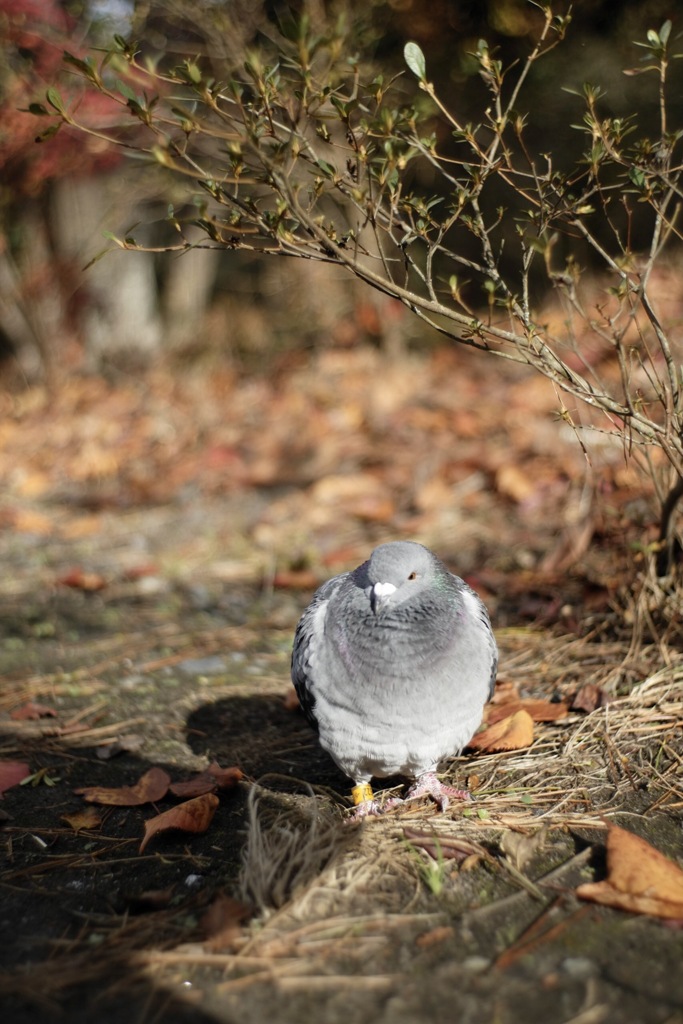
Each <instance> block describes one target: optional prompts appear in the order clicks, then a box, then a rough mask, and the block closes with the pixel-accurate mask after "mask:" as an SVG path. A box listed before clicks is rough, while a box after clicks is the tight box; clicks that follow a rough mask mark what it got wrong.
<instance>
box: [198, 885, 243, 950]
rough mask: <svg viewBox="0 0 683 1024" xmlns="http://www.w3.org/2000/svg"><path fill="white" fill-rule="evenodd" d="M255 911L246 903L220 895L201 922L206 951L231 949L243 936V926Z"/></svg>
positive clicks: (208, 908)
mask: <svg viewBox="0 0 683 1024" xmlns="http://www.w3.org/2000/svg"><path fill="white" fill-rule="evenodd" d="M252 913H253V911H252V909H251V907H248V906H247V904H246V903H242V902H240V900H236V899H234V898H233V897H232V896H227V895H226V894H225V893H220V894H219V895H218V896H217V897H216V898H215V899H214V901H213V903H211V905H210V906H209V907H207V909H206V912H205V913H204V914H203V915H202V918H201V920H200V922H199V924H200V927H201V929H202V931H203V932H204V935H205V936H206V941H205V942H204V947H205V949H213V950H218V949H229V948H230V947H231V946H233V945H234V944H235V942H236V940H237V939H239V938H240V936H241V935H242V926H243V925H244V922H245V921H247V920H248V919H249V918H250V917H251V915H252Z"/></svg>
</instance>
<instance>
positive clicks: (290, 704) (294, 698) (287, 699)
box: [282, 686, 301, 711]
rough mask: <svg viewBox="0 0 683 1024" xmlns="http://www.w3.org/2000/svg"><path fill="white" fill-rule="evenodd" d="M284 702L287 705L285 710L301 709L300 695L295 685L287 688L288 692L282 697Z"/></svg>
mask: <svg viewBox="0 0 683 1024" xmlns="http://www.w3.org/2000/svg"><path fill="white" fill-rule="evenodd" d="M282 703H283V704H284V706H285V711H301V704H300V703H299V696H298V694H297V692H296V690H295V689H294V687H293V686H290V687H289V689H288V690H287V693H286V694H285V695H284V697H283V698H282Z"/></svg>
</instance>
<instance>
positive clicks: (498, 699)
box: [491, 679, 521, 704]
mask: <svg viewBox="0 0 683 1024" xmlns="http://www.w3.org/2000/svg"><path fill="white" fill-rule="evenodd" d="M513 700H515V701H517V700H521V697H520V696H519V689H518V687H517V685H516V684H515V683H510V682H508V681H507V680H500V679H499V680H498V681H497V682H496V688H495V690H494V691H493V697H491V704H508V703H509V702H510V701H513Z"/></svg>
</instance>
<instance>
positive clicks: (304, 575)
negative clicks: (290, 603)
mask: <svg viewBox="0 0 683 1024" xmlns="http://www.w3.org/2000/svg"><path fill="white" fill-rule="evenodd" d="M319 583H320V580H319V578H318V575H317V573H315V572H313V570H312V569H278V571H277V572H276V573H275V575H274V577H273V586H274V587H275V588H276V589H277V590H315V588H316V587H317V586H318V584H319Z"/></svg>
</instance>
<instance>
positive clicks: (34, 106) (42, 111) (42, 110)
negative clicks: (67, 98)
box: [22, 103, 50, 117]
mask: <svg viewBox="0 0 683 1024" xmlns="http://www.w3.org/2000/svg"><path fill="white" fill-rule="evenodd" d="M22 112H23V111H22ZM26 113H29V114H35V116H36V117H45V115H46V114H47V115H48V116H49V114H50V111H49V110H48V109H47V107H44V106H43V104H42V103H29V105H28V107H27V108H26Z"/></svg>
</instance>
